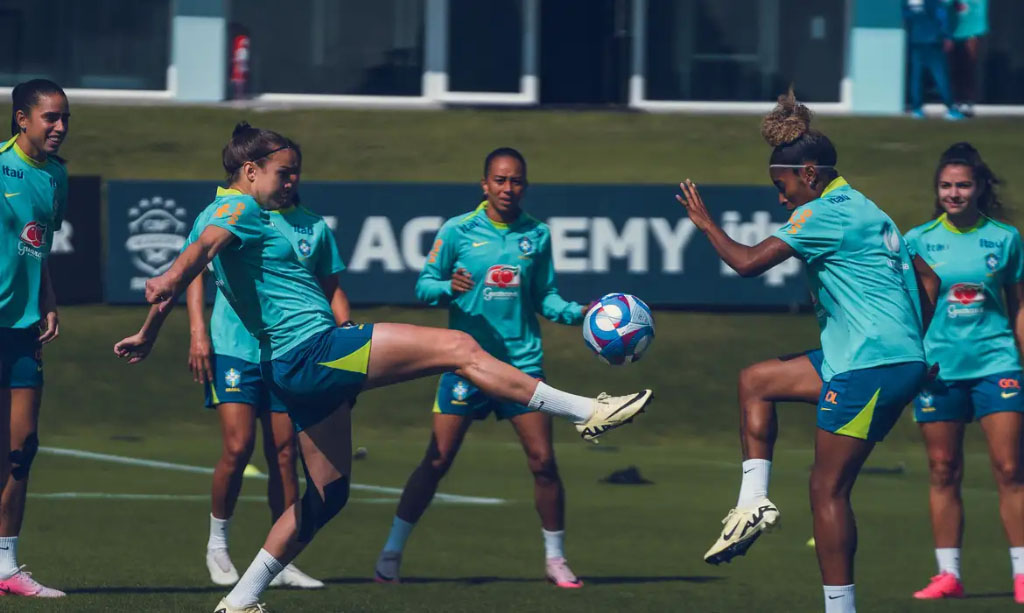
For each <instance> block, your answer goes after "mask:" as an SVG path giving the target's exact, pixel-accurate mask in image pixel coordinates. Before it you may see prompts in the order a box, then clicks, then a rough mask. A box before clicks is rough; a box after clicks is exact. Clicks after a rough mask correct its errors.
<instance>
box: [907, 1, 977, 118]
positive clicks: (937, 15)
mask: <svg viewBox="0 0 1024 613" xmlns="http://www.w3.org/2000/svg"><path fill="white" fill-rule="evenodd" d="M903 19H904V21H905V22H906V29H907V43H908V44H909V47H910V49H909V60H910V113H911V115H913V116H914V117H917V118H923V117H924V108H923V106H924V94H923V92H922V83H921V80H922V79H923V78H924V72H925V71H926V70H927V71H928V72H929V73H930V74H931V75H932V80H934V81H935V88H936V89H937V90H938V91H939V96H940V97H941V98H942V102H943V103H944V104H945V105H946V107H947V110H946V119H952V120H957V119H963V118H964V117H963V115H962V114H961V113H960V111H958V110H957V109H956V107H955V106H954V104H953V91H952V90H951V89H950V86H949V68H948V66H947V65H946V55H945V53H944V52H943V49H942V46H943V44H944V43H945V41H947V40H949V38H950V37H951V36H952V34H953V27H952V23H951V20H950V16H949V6H948V5H947V4H946V3H945V2H944V1H943V0H904V3H903Z"/></svg>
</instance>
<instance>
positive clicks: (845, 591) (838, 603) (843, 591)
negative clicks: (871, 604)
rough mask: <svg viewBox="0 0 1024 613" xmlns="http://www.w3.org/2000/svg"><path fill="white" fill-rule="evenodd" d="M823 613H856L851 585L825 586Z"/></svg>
mask: <svg viewBox="0 0 1024 613" xmlns="http://www.w3.org/2000/svg"><path fill="white" fill-rule="evenodd" d="M823 587H824V588H825V613H857V605H856V603H855V602H854V599H853V584H852V583H851V584H850V585H825V586H823Z"/></svg>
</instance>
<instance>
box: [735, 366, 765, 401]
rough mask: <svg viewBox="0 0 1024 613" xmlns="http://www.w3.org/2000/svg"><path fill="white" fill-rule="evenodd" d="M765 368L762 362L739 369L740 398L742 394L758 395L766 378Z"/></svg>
mask: <svg viewBox="0 0 1024 613" xmlns="http://www.w3.org/2000/svg"><path fill="white" fill-rule="evenodd" d="M767 370H768V369H767V368H765V366H764V365H763V364H761V363H758V364H751V365H750V366H747V367H746V368H744V369H743V370H741V371H740V377H739V383H738V387H739V391H740V397H741V398H743V397H744V396H757V397H760V395H761V390H762V388H763V387H764V385H765V382H766V380H767V374H768V373H767Z"/></svg>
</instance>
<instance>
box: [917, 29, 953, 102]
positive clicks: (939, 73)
mask: <svg viewBox="0 0 1024 613" xmlns="http://www.w3.org/2000/svg"><path fill="white" fill-rule="evenodd" d="M925 69H927V70H928V72H930V73H931V74H932V80H934V81H935V88H936V89H938V90H939V95H940V96H942V101H943V102H944V103H945V104H946V106H948V107H952V106H953V92H952V90H950V88H949V67H948V66H947V65H946V54H945V53H943V51H942V45H941V44H939V43H935V44H928V43H925V44H911V45H910V108H911V109H915V110H916V109H919V108H921V105H922V104H923V100H922V98H923V95H922V89H921V80H922V77H923V76H924V75H923V74H921V73H922V72H924V70H925Z"/></svg>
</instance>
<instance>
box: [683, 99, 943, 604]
mask: <svg viewBox="0 0 1024 613" xmlns="http://www.w3.org/2000/svg"><path fill="white" fill-rule="evenodd" d="M810 124H811V112H810V110H809V109H808V108H807V107H806V106H804V105H802V104H799V103H798V102H797V101H796V98H795V97H794V96H793V92H792V91H790V92H789V93H788V94H787V95H784V96H781V97H779V101H778V105H777V106H776V107H775V109H774V110H773V111H772V112H771V113H769V114H768V116H767V117H765V118H764V121H763V123H762V125H761V134H762V136H764V139H765V141H767V142H768V144H769V145H771V146H772V148H773V149H772V155H771V158H770V159H769V163H768V174H769V177H770V178H771V181H772V184H774V185H775V187H776V188H778V190H779V204H781V205H782V206H784V207H786V209H787V210H790V211H792V215H791V216H790V218H789V222H788V223H786V224H785V225H784V226H782V227H781V228H779V229H778V230H777V231H776V232H775V233H774V234H773V235H772V236H770V237H768V238H767V239H765V240H763V241H762V242H760V243H758V244H757V245H754V246H753V247H748V246H746V245H742V244H740V243H737V242H736V241H734V240H732V239H731V238H729V237H728V236H727V235H726V234H725V232H723V231H722V229H721V228H720V227H719V226H718V225H717V224H716V223H715V221H714V220H713V219H712V217H711V215H710V213H708V210H707V208H706V207H705V206H704V202H703V201H702V200H701V197H700V194H699V193H698V192H697V186H696V185H695V184H694V183H693V182H691V181H690V180H689V179H687V180H686V182H684V183H682V184H681V185H680V187H681V188H682V191H683V193H684V195H685V197H684V196H678V195H677V196H676V199H677V200H679V202H680V203H682V204H683V205H684V206H685V207H686V210H687V212H688V213H689V215H690V219H691V220H692V221H693V223H694V225H696V226H697V228H699V229H700V230H701V231H702V232H704V234H705V235H706V236H707V238H708V240H709V241H710V242H711V245H712V246H713V247H714V249H715V251H717V252H718V254H719V256H721V258H722V259H723V260H724V261H725V263H726V264H728V265H729V266H730V267H731V268H733V269H734V270H735V271H736V272H738V273H739V274H740V275H741V276H744V277H752V276H757V275H760V274H761V273H763V272H765V271H766V270H768V269H770V268H772V267H773V266H776V265H777V264H779V263H781V262H783V261H785V260H787V259H789V258H791V257H796V258H798V259H800V260H801V261H803V262H804V263H805V264H806V265H807V275H808V280H809V285H810V287H811V297H812V300H813V302H814V306H815V313H816V314H817V317H818V323H819V325H820V327H821V349H816V350H812V351H807V352H804V353H799V354H793V355H788V356H783V357H780V358H777V359H774V360H768V361H765V362H760V363H758V364H755V365H753V366H750V367H748V368H746V369H745V370H744V371H743V372H742V373H741V374H740V380H739V400H740V415H741V424H742V425H741V428H740V432H741V443H742V447H743V458H744V462H743V482H742V485H741V488H740V498H739V501H738V503H737V505H736V508H734V509H732V510H731V511H729V514H728V515H727V516H726V518H725V520H724V521H723V523H724V524H725V526H724V529H723V530H722V534H721V536H720V537H719V539H718V540H717V541H716V543H715V544H714V545H713V546H712V547H711V549H710V550H709V551H708V552H707V554H706V555H705V560H706V561H707V562H709V563H712V564H718V563H721V562H726V561H729V560H730V559H732V558H733V557H735V556H737V555H742V554H743V553H745V552H746V550H747V549H748V548H749V547H750V546H751V545H752V544H753V543H754V541H755V540H756V539H757V538H758V537H759V536H760V534H761V533H762V532H763V531H765V530H766V529H768V528H770V527H771V526H772V525H774V524H775V523H777V522H778V519H779V510H778V508H777V507H776V506H775V505H774V504H773V503H772V502H771V501H770V500H769V499H768V496H767V494H768V477H769V472H770V470H771V458H772V451H773V447H774V444H775V438H776V435H777V421H776V416H775V402H777V401H782V400H785V401H793V400H796V401H803V402H807V403H815V402H816V403H817V407H818V411H817V414H818V418H817V424H818V431H817V435H816V438H815V446H814V447H815V450H814V466H813V469H812V471H811V480H810V490H811V510H812V513H813V515H814V539H815V542H816V548H817V553H818V565H819V567H820V568H821V575H822V580H823V584H824V592H825V593H824V596H825V611H826V613H850V612H852V611H855V610H856V608H855V605H854V587H853V557H854V552H855V551H856V548H857V529H856V525H855V523H854V517H853V509H852V507H851V505H850V492H851V490H852V489H853V484H854V482H855V481H856V479H857V475H858V474H859V473H860V469H861V466H863V464H864V461H865V460H867V458H868V455H869V454H870V453H871V450H872V449H873V448H874V446H875V443H877V442H879V441H881V440H882V439H883V438H885V435H886V434H888V432H889V430H890V429H891V428H892V427H893V425H894V424H895V423H896V420H897V419H898V418H899V416H900V413H901V412H902V411H903V408H904V407H905V406H906V405H907V403H908V402H909V401H910V400H911V399H912V398H913V397H914V395H915V394H916V393H917V391H918V390H919V389H920V386H921V384H922V383H923V381H924V380H925V378H926V373H927V368H926V366H925V357H924V349H923V347H922V337H923V335H924V330H925V329H926V328H927V325H928V322H929V320H930V319H931V315H932V312H933V310H934V304H935V294H936V291H937V286H938V278H937V277H936V276H935V273H934V272H932V271H931V269H930V268H929V267H928V265H927V264H925V262H924V260H922V259H921V258H920V257H914V258H911V255H910V252H909V250H908V249H907V245H906V243H905V242H904V240H903V237H902V235H901V234H900V231H899V228H897V227H896V224H895V223H893V221H892V219H890V218H889V216H888V215H886V214H885V212H884V211H882V210H881V209H880V208H878V206H876V205H875V203H874V202H872V201H871V200H869V199H868V198H867V197H866V196H865V195H864V194H862V193H860V192H859V191H857V190H856V189H854V188H853V187H852V186H851V185H850V184H849V183H847V182H846V180H845V179H844V178H843V177H842V176H840V175H839V173H838V172H837V171H836V163H837V161H838V156H837V154H836V149H835V147H834V146H833V144H832V142H831V141H830V140H829V138H828V137H827V136H825V135H824V134H823V133H821V132H819V131H817V130H814V129H812V128H811V126H810ZM919 284H920V285H921V286H922V287H923V288H924V289H925V290H926V291H924V292H919V291H918V285H919Z"/></svg>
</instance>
